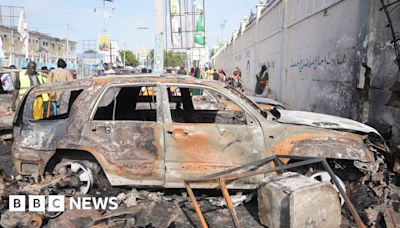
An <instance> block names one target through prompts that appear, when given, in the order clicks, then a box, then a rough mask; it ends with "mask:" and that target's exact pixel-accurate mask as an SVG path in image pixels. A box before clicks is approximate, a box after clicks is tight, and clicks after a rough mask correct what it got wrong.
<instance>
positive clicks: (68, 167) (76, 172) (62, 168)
mask: <svg viewBox="0 0 400 228" xmlns="http://www.w3.org/2000/svg"><path fill="white" fill-rule="evenodd" d="M55 171H56V174H61V173H63V172H64V173H65V172H66V174H67V175H68V176H72V175H73V176H75V177H76V178H77V179H78V180H79V185H78V186H79V190H78V191H77V193H78V194H80V195H85V194H87V193H88V192H89V191H90V188H91V187H92V186H93V182H94V181H93V173H92V171H91V170H90V169H89V168H87V167H86V166H85V165H83V164H81V163H80V162H65V163H60V164H58V165H57V166H56V168H55Z"/></svg>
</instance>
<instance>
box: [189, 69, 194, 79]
mask: <svg viewBox="0 0 400 228" xmlns="http://www.w3.org/2000/svg"><path fill="white" fill-rule="evenodd" d="M189 76H192V77H194V67H192V68H191V69H190V73H189Z"/></svg>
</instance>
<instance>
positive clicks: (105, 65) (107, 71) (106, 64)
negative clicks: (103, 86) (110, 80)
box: [103, 63, 147, 74]
mask: <svg viewBox="0 0 400 228" xmlns="http://www.w3.org/2000/svg"><path fill="white" fill-rule="evenodd" d="M103 67H104V74H115V71H114V70H113V69H112V68H110V66H109V65H108V63H104V64H103ZM142 73H143V71H142ZM145 73H147V69H146V72H145Z"/></svg>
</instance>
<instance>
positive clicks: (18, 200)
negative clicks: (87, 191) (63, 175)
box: [8, 195, 118, 212]
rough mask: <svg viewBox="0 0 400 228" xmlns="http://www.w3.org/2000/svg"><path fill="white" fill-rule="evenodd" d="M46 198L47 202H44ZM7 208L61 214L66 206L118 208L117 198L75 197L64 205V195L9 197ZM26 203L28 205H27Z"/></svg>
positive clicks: (101, 208) (102, 208)
mask: <svg viewBox="0 0 400 228" xmlns="http://www.w3.org/2000/svg"><path fill="white" fill-rule="evenodd" d="M46 197H47V201H46ZM8 199H9V205H8V208H9V210H10V211H16V212H18V211H21V212H23V211H26V210H28V211H30V212H46V211H47V212H62V211H65V207H66V206H67V207H68V208H69V209H70V210H73V209H78V210H92V209H95V210H106V209H109V210H115V209H117V208H118V199H117V197H104V198H99V197H76V198H72V197H71V198H69V203H68V204H67V205H66V204H65V196H64V195H49V196H44V195H29V196H28V197H27V196H25V195H10V196H9V198H8ZM27 203H28V204H27Z"/></svg>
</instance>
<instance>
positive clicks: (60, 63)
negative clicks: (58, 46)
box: [47, 59, 74, 115]
mask: <svg viewBox="0 0 400 228" xmlns="http://www.w3.org/2000/svg"><path fill="white" fill-rule="evenodd" d="M66 67H67V63H66V62H65V61H64V59H58V60H57V69H54V70H52V71H50V72H49V76H48V77H47V82H48V83H51V82H68V81H72V80H74V77H73V76H72V74H71V72H70V71H69V70H66V69H65V68H66ZM60 96H61V93H60V92H56V93H51V94H50V97H51V105H52V110H53V115H57V106H58V104H59V102H60Z"/></svg>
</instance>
